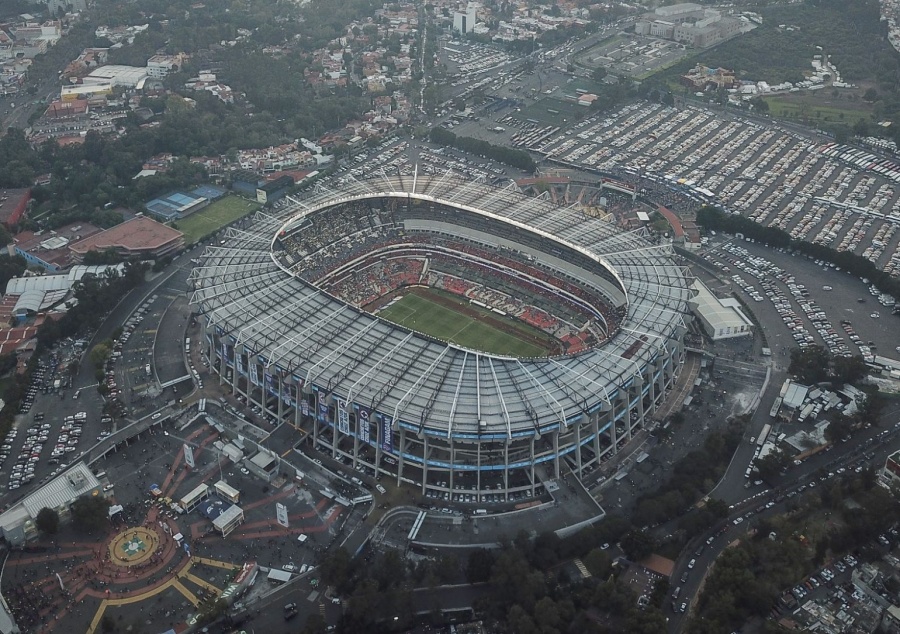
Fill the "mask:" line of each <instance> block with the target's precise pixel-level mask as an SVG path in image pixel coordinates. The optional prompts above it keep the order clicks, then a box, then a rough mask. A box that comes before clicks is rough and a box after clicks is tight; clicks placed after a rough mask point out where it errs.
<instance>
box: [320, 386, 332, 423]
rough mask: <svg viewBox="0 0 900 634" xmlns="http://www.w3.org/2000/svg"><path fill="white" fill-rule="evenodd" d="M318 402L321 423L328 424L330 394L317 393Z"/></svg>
mask: <svg viewBox="0 0 900 634" xmlns="http://www.w3.org/2000/svg"><path fill="white" fill-rule="evenodd" d="M316 401H318V403H319V422H322V423H328V422H331V421H329V420H328V394H326V393H325V392H317V396H316Z"/></svg>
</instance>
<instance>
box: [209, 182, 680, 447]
mask: <svg viewBox="0 0 900 634" xmlns="http://www.w3.org/2000/svg"><path fill="white" fill-rule="evenodd" d="M377 198H394V199H398V200H408V199H410V198H415V199H419V200H422V201H426V202H436V203H441V204H445V205H450V206H455V207H457V208H463V209H466V210H467V211H469V212H471V213H476V214H481V215H483V216H485V217H490V218H491V219H494V220H496V222H497V223H501V224H503V223H506V224H507V225H508V226H510V227H512V226H516V227H525V228H527V229H528V230H529V231H531V232H534V233H536V234H540V235H541V236H543V237H544V238H545V239H546V240H547V241H548V242H552V243H553V244H554V245H556V246H563V247H564V249H570V250H575V251H578V252H580V253H582V254H583V255H585V256H587V257H589V258H591V259H593V260H594V261H595V262H597V263H598V265H604V266H606V267H608V268H609V269H610V270H612V271H614V272H615V275H616V276H617V279H618V281H619V282H620V283H621V288H623V289H624V294H623V292H622V290H620V289H613V288H611V287H612V285H611V284H609V283H608V282H607V286H608V287H610V288H609V294H610V297H611V298H612V299H613V303H615V304H616V305H626V307H627V313H626V315H625V317H624V319H623V321H622V324H621V327H620V328H619V330H618V332H617V333H616V334H615V335H614V336H613V337H612V339H611V340H610V341H608V342H607V343H606V344H604V345H601V346H597V347H595V348H592V349H589V350H586V351H585V352H582V353H579V354H575V355H570V356H564V357H553V358H537V359H520V358H509V357H502V356H498V355H491V354H486V353H484V352H480V351H477V350H471V349H466V348H462V347H460V346H457V345H454V344H450V343H446V342H443V341H437V340H435V339H432V338H430V337H426V336H424V335H421V334H418V333H416V332H412V331H409V330H406V329H404V328H402V327H399V326H396V325H394V324H390V323H388V322H386V321H383V320H381V319H379V318H377V317H375V316H374V315H372V314H369V313H367V312H365V311H362V310H359V309H356V308H354V307H352V306H350V305H348V304H346V303H344V302H342V301H340V300H338V299H336V298H334V297H331V296H330V295H328V294H326V293H324V292H322V291H320V290H319V289H317V288H316V287H314V286H312V285H310V284H309V283H307V282H305V281H303V280H301V279H299V278H298V277H295V276H292V275H290V274H288V272H287V271H286V270H285V269H283V268H281V266H282V265H281V264H280V263H276V261H275V259H274V258H273V255H272V252H271V248H272V244H273V242H274V240H275V238H276V235H277V234H279V232H281V231H283V230H288V231H292V230H294V229H296V228H297V227H299V226H301V225H302V224H303V223H304V222H307V221H308V220H309V216H311V215H313V214H315V213H317V212H318V211H319V210H321V209H325V208H328V207H331V206H333V205H335V204H337V203H342V202H351V201H353V200H363V199H377ZM288 200H289V201H290V202H292V203H293V204H289V205H288V206H287V207H286V208H285V209H282V210H276V211H274V212H273V211H267V212H266V213H265V214H263V213H257V214H256V216H255V217H254V219H253V220H252V222H250V223H248V224H247V225H246V226H244V227H242V228H240V229H235V228H232V229H229V230H228V233H227V235H228V238H227V239H226V240H225V244H224V245H223V246H215V247H209V248H207V250H206V252H205V254H204V261H203V263H202V265H201V266H200V267H198V268H196V269H195V270H194V272H193V274H192V280H193V283H194V287H195V289H196V290H195V292H194V295H193V298H192V303H193V304H195V305H197V306H199V308H200V310H201V312H202V313H204V314H205V316H206V318H207V319H208V320H209V323H210V328H211V329H212V328H213V326H215V328H216V329H217V330H216V332H218V333H220V334H222V335H223V336H224V337H226V338H227V341H228V342H229V343H230V344H233V345H234V346H235V348H238V349H240V348H243V349H245V350H247V351H248V352H249V353H250V357H251V358H253V359H256V358H259V359H261V360H262V361H263V363H264V370H265V371H266V372H269V373H272V374H275V373H277V372H279V371H280V372H283V373H285V374H286V375H287V377H288V381H295V382H297V383H300V382H302V383H303V384H304V385H305V386H306V388H305V389H307V390H308V389H311V388H319V389H321V390H324V391H327V392H329V393H331V394H333V395H335V396H340V397H341V398H344V399H347V400H348V401H349V402H351V403H356V404H362V405H364V406H366V407H371V408H372V409H373V410H376V411H378V412H381V413H384V414H386V415H390V416H392V417H393V420H394V421H395V424H399V425H400V426H404V427H407V428H408V429H410V430H412V431H414V432H417V433H421V432H424V433H435V434H439V435H442V436H444V435H447V436H450V435H453V436H455V437H460V438H469V437H476V436H479V437H482V438H484V437H485V436H486V435H487V436H488V437H490V435H491V434H496V437H497V439H498V440H499V439H501V438H509V437H511V436H512V435H514V434H521V435H531V434H534V433H536V432H538V433H544V432H545V431H549V430H551V429H552V428H554V427H557V426H559V425H568V424H570V423H572V422H574V421H577V420H581V417H582V416H583V415H584V414H586V413H588V412H591V411H595V410H598V409H601V408H609V407H611V401H612V399H614V398H615V396H616V392H617V391H618V390H621V389H623V388H625V387H628V386H629V385H632V384H633V383H634V382H636V381H637V382H641V381H643V380H644V379H643V378H642V377H641V373H642V372H643V371H645V369H646V367H647V364H649V363H650V362H652V361H653V360H655V359H656V358H658V357H659V356H661V355H662V356H664V355H666V354H668V353H669V352H671V350H670V349H669V347H670V346H671V345H672V343H671V342H672V340H673V339H677V337H676V336H675V335H676V333H683V332H684V330H685V323H684V314H685V312H686V310H687V302H688V299H689V298H690V296H691V295H692V291H691V290H690V280H689V279H688V278H687V276H686V275H685V273H684V271H682V269H681V268H680V267H679V266H678V265H677V264H676V263H675V261H674V259H673V252H672V247H671V245H656V244H652V243H651V242H650V241H649V240H647V237H646V236H647V234H646V230H645V229H643V228H641V229H638V230H635V231H632V232H627V233H625V232H621V231H619V230H618V229H617V228H616V227H615V226H613V225H611V224H609V223H608V222H605V221H603V220H602V219H599V218H593V217H589V216H586V215H585V214H583V213H582V212H581V210H580V208H578V207H577V206H575V205H573V206H570V207H559V206H556V205H554V204H552V203H551V202H549V201H546V200H542V199H536V198H531V197H528V196H525V195H524V194H522V193H521V192H519V191H518V190H517V189H513V188H506V189H498V188H494V187H489V186H487V185H484V184H482V183H480V182H473V181H460V180H457V179H456V178H455V177H453V176H452V175H450V174H449V173H447V174H443V175H435V176H422V175H418V174H415V175H412V176H402V175H387V174H384V173H382V174H381V175H380V177H379V178H375V179H372V180H367V181H356V180H353V179H351V180H350V182H349V183H348V184H347V185H345V186H342V188H341V190H340V191H333V190H329V189H328V188H326V187H324V186H321V185H320V186H319V187H317V188H316V190H315V191H314V192H313V194H312V195H311V196H310V197H308V198H305V199H303V200H301V201H294V200H292V199H288ZM273 213H274V214H277V215H271V214H273ZM417 223H418V224H419V225H422V224H423V223H427V220H423V221H417ZM444 224H445V225H446V223H444ZM541 255H542V262H551V261H552V262H553V266H557V267H564V266H565V265H566V262H565V261H564V257H565V256H564V255H561V256H559V257H557V256H553V255H550V254H541ZM597 277H600V276H599V275H598V276H597ZM616 293H618V296H619V300H620V301H616V299H615V297H614V295H615V294H616ZM292 376H293V377H295V378H291V377H292ZM620 396H621V394H620ZM397 421H399V423H397Z"/></svg>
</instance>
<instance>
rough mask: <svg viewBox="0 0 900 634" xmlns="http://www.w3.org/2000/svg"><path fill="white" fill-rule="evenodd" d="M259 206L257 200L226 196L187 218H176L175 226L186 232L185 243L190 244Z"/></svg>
mask: <svg viewBox="0 0 900 634" xmlns="http://www.w3.org/2000/svg"><path fill="white" fill-rule="evenodd" d="M259 207H260V204H259V203H258V202H256V201H255V200H247V199H246V198H241V197H240V196H226V197H225V198H220V199H219V200H217V201H216V202H214V203H212V204H211V205H210V206H209V207H206V208H205V209H201V210H200V211H198V212H195V213H192V214H191V215H190V216H188V217H187V218H182V219H181V220H176V221H175V226H176V227H178V230H179V231H181V232H182V233H184V242H185V244H189V245H190V244H194V243H195V242H197V241H198V240H201V239H202V238H205V237H206V236H208V235H209V234H211V233H215V232H216V231H218V230H219V229H221V228H222V227H224V226H225V225H227V224H228V223H231V222H234V221H235V220H237V219H238V218H242V217H243V216H246V215H247V214H249V213H250V212H252V211H256V210H257V209H259Z"/></svg>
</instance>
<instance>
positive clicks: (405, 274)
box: [277, 200, 625, 352]
mask: <svg viewBox="0 0 900 634" xmlns="http://www.w3.org/2000/svg"><path fill="white" fill-rule="evenodd" d="M402 205H403V203H402V202H401V201H391V200H382V201H356V202H351V203H345V204H342V205H338V206H335V207H333V208H329V209H327V210H324V211H323V212H319V213H317V214H315V215H312V216H308V217H307V218H306V219H305V221H304V222H303V224H301V225H300V226H298V227H296V228H294V229H292V230H291V231H290V233H289V234H286V235H282V236H280V238H279V241H278V246H279V247H280V248H279V249H277V254H278V257H280V258H281V260H282V262H283V263H284V264H285V265H286V266H288V267H289V268H290V269H291V270H292V271H294V272H295V273H296V274H297V275H298V276H300V277H302V278H303V279H305V280H307V281H308V282H310V283H313V284H316V285H317V286H319V287H320V288H322V289H323V290H326V291H327V292H329V293H331V294H332V295H334V296H336V297H339V298H340V299H342V300H344V301H346V302H348V303H350V304H352V305H354V306H357V307H361V308H362V307H365V306H368V305H369V304H371V303H373V302H375V301H376V300H378V299H379V298H381V297H383V296H385V295H387V294H389V293H392V292H395V291H397V290H398V289H400V288H403V287H405V286H410V285H415V284H428V285H431V286H435V287H437V288H442V289H444V290H446V291H448V292H450V293H453V294H455V295H459V296H463V297H466V298H468V299H469V300H472V301H475V302H479V303H481V304H483V305H485V306H487V307H490V308H492V309H497V310H499V311H502V312H503V313H506V314H508V315H511V316H513V317H516V318H518V319H520V320H522V321H524V322H525V323H528V324H530V325H532V326H534V327H536V328H539V329H540V330H542V331H544V332H547V333H549V334H551V335H553V336H554V337H556V338H557V339H559V340H560V341H563V342H564V343H565V344H566V346H567V349H568V351H569V352H574V351H578V350H581V349H584V348H586V347H592V346H594V345H597V344H598V343H602V342H603V341H605V340H607V339H608V338H610V337H612V336H613V335H614V334H615V332H616V331H617V329H618V325H619V323H620V322H621V321H622V318H623V317H624V313H625V308H624V307H621V308H618V309H616V308H614V307H612V306H611V305H610V302H609V301H608V300H607V299H606V297H605V295H604V294H603V292H602V291H601V290H600V289H597V288H595V287H593V286H588V285H585V284H583V283H579V282H577V281H576V280H575V279H574V278H573V277H571V276H570V275H569V274H567V273H565V272H563V271H556V270H555V269H553V268H551V267H549V266H546V265H545V264H543V263H541V262H539V261H537V260H536V259H535V258H534V257H532V256H530V255H528V254H526V253H523V252H522V251H519V250H515V249H512V248H505V247H499V248H498V247H496V246H493V245H487V244H483V243H481V242H479V241H477V240H475V239H470V238H463V237H460V236H457V235H450V234H445V233H441V232H440V231H439V230H437V229H435V230H434V231H423V230H419V229H415V230H408V229H406V228H405V227H404V220H405V219H406V218H407V217H410V218H412V217H415V218H417V219H421V217H422V216H423V215H424V216H426V217H429V219H431V217H433V219H434V220H439V221H441V222H451V223H457V222H458V221H460V220H461V218H460V217H458V216H456V215H454V213H453V212H452V210H449V209H446V208H444V207H441V206H439V205H438V206H435V207H433V208H427V209H423V208H421V207H422V205H415V207H416V209H412V210H411V209H408V208H406V207H403V206H402ZM461 215H463V216H466V217H468V216H469V215H470V214H461ZM483 222H485V219H482V218H469V219H468V220H467V221H466V222H465V223H463V224H473V223H474V224H475V225H479V226H480V223H483ZM488 222H489V223H490V222H493V223H496V221H491V220H489V219H488ZM436 227H439V225H436ZM480 228H481V229H482V230H483V229H486V228H488V227H480ZM490 228H493V229H496V227H493V225H492V226H491V227H490ZM513 230H514V229H513ZM528 239H529V240H532V239H536V238H534V237H529V238H528ZM575 255H576V256H577V254H575ZM573 257H574V256H573ZM599 273H600V274H601V275H602V274H603V272H602V271H600V272H599Z"/></svg>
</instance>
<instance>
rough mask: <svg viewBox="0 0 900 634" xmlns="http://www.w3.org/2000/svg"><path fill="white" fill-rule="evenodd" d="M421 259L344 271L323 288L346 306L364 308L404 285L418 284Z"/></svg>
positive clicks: (395, 260)
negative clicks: (343, 273)
mask: <svg viewBox="0 0 900 634" xmlns="http://www.w3.org/2000/svg"><path fill="white" fill-rule="evenodd" d="M424 267H425V260H424V259H423V258H413V257H402V256H401V257H392V258H390V259H386V260H379V261H377V262H373V263H367V264H366V265H364V266H363V267H362V268H355V269H353V270H350V271H347V272H346V274H345V275H344V276H342V277H341V278H339V279H335V280H334V281H333V282H331V283H329V284H326V285H323V288H324V289H325V290H326V291H328V292H329V293H331V294H332V295H334V296H335V297H339V298H340V299H342V300H344V301H345V302H347V303H348V304H351V305H353V306H357V307H359V308H364V307H366V306H368V305H369V304H371V303H372V302H374V301H376V300H378V299H379V298H381V297H383V296H385V295H387V294H389V293H391V292H393V291H395V290H397V289H400V288H403V287H404V286H411V285H414V284H419V283H421V278H422V272H423V269H424Z"/></svg>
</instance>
